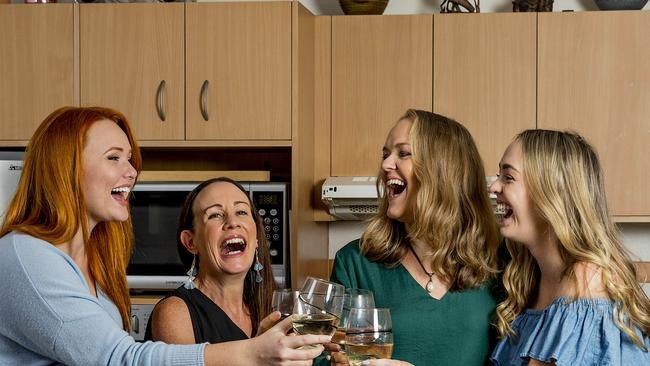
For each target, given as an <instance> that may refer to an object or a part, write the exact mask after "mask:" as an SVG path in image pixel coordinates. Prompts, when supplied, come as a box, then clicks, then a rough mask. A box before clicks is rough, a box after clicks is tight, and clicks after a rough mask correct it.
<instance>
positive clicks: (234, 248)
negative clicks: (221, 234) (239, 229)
mask: <svg viewBox="0 0 650 366" xmlns="http://www.w3.org/2000/svg"><path fill="white" fill-rule="evenodd" d="M244 250H246V241H245V240H244V239H242V238H231V239H228V240H226V242H225V243H224V244H222V245H221V255H224V256H228V255H235V254H239V253H243V252H244Z"/></svg>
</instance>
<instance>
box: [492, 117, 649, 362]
mask: <svg viewBox="0 0 650 366" xmlns="http://www.w3.org/2000/svg"><path fill="white" fill-rule="evenodd" d="M490 190H491V191H492V192H493V193H496V195H497V202H498V203H499V204H500V205H502V208H503V209H504V210H505V215H504V217H503V219H502V220H501V222H500V230H501V234H502V235H503V236H504V237H505V238H506V239H507V246H508V250H509V251H510V254H511V255H512V261H511V262H510V263H509V264H508V266H507V267H506V270H505V273H504V277H503V281H504V286H505V289H506V290H507V292H508V297H507V299H506V300H505V301H504V302H502V303H500V304H499V305H498V307H497V316H498V323H497V327H498V329H499V332H500V333H501V335H503V336H504V338H503V339H502V340H501V341H500V343H499V344H498V345H497V346H496V348H495V349H494V351H493V352H492V357H491V359H492V361H493V362H494V363H495V364H496V365H508V366H511V365H512V366H515V365H517V366H518V365H558V366H565V365H566V366H568V365H598V366H603V365H650V353H649V352H648V349H649V348H650V341H649V340H648V335H649V334H650V300H648V297H647V296H646V295H645V294H644V293H643V291H642V290H641V288H640V286H639V284H638V283H637V282H636V273H635V269H634V266H633V265H632V262H631V260H630V257H629V255H628V253H627V252H626V250H625V248H624V247H623V245H622V243H621V240H620V239H619V234H618V232H617V230H616V227H615V226H614V225H613V224H612V222H611V220H610V217H609V213H608V209H607V200H606V198H605V190H604V183H603V172H602V170H601V167H600V164H599V162H598V157H597V155H596V153H595V151H594V149H593V148H592V147H591V146H590V145H589V144H588V143H587V142H586V141H585V140H584V139H583V138H582V137H581V136H579V135H577V134H575V133H569V132H559V131H548V130H528V131H524V132H522V133H521V134H519V135H518V136H517V137H516V138H515V140H514V142H513V143H512V144H510V146H509V147H508V149H507V150H506V152H505V153H504V155H503V158H502V159H501V163H500V164H499V179H498V180H497V181H496V182H495V183H494V184H492V186H491V187H490Z"/></svg>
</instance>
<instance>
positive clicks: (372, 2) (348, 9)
mask: <svg viewBox="0 0 650 366" xmlns="http://www.w3.org/2000/svg"><path fill="white" fill-rule="evenodd" d="M339 4H340V5H341V9H343V13H345V15H368V14H376V15H380V14H383V13H384V10H385V9H386V5H388V0H339Z"/></svg>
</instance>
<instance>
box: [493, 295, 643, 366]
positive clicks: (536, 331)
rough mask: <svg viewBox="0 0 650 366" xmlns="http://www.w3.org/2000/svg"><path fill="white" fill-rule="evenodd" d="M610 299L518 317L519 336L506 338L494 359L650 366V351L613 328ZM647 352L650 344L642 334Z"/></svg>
mask: <svg viewBox="0 0 650 366" xmlns="http://www.w3.org/2000/svg"><path fill="white" fill-rule="evenodd" d="M613 309H614V302H613V301H611V300H608V299H577V300H575V301H571V300H570V299H567V298H565V297H560V298H558V299H556V300H555V301H553V303H551V305H549V306H548V307H547V308H546V309H543V310H532V309H527V310H525V311H524V313H522V314H520V315H519V316H517V318H515V320H514V322H513V323H512V328H513V330H514V331H515V334H516V335H515V336H508V337H506V338H503V339H502V340H501V341H500V342H499V343H498V344H497V346H496V347H495V348H494V351H492V356H491V357H490V359H491V360H492V362H494V364H495V365H497V366H522V365H528V360H529V359H531V358H533V359H536V360H539V361H542V362H555V364H556V365H557V366H574V365H581V366H591V365H594V366H596V365H598V366H607V365H612V366H614V365H616V366H619V365H625V366H627V365H630V366H632V365H635V366H636V365H650V352H645V351H644V350H643V349H641V348H640V347H639V346H637V345H636V344H635V343H633V342H632V340H631V339H630V337H628V336H627V335H626V334H625V333H623V332H622V331H621V330H620V329H619V328H618V327H617V326H616V324H615V323H614V320H613V318H612V311H613ZM636 333H637V334H638V335H639V336H640V337H642V338H641V339H642V340H643V343H644V344H645V347H646V348H647V349H648V350H650V340H648V337H647V336H645V335H643V334H642V333H641V331H640V330H638V329H637V330H636Z"/></svg>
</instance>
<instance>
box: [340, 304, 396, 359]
mask: <svg viewBox="0 0 650 366" xmlns="http://www.w3.org/2000/svg"><path fill="white" fill-rule="evenodd" d="M347 324H348V328H347V331H346V333H345V342H346V345H345V348H346V352H347V354H348V358H349V360H350V365H351V366H359V365H361V362H363V361H365V360H373V359H390V358H391V356H392V354H393V331H392V328H393V325H392V321H391V318H390V310H389V309H357V308H353V309H351V310H350V315H349V319H348V323H347Z"/></svg>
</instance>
